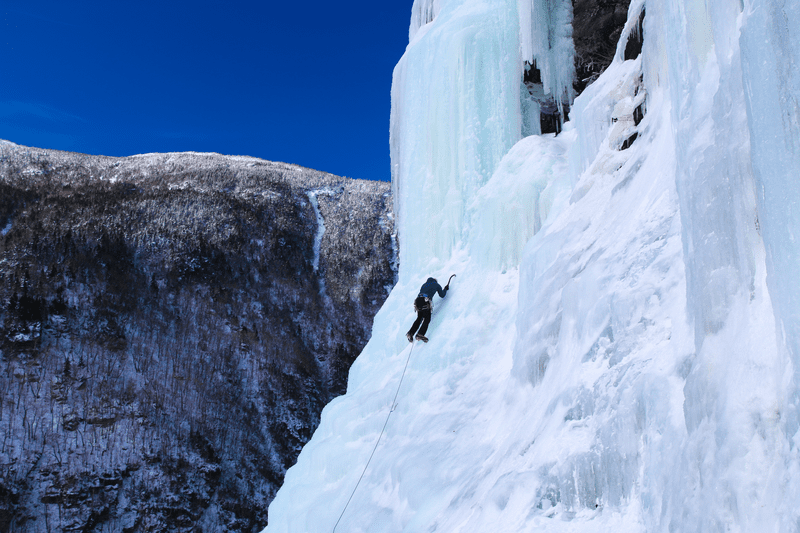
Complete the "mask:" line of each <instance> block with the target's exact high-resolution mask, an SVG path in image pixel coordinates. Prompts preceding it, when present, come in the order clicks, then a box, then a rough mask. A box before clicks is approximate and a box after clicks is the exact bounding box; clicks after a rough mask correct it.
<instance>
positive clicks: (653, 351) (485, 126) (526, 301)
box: [266, 0, 800, 533]
mask: <svg viewBox="0 0 800 533" xmlns="http://www.w3.org/2000/svg"><path fill="white" fill-rule="evenodd" d="M539 4H541V5H539ZM566 4H569V2H560V1H552V0H551V1H545V0H541V1H540V0H519V2H516V1H512V0H438V1H436V0H416V1H415V4H414V9H413V14H414V18H413V20H412V28H411V29H412V31H411V39H412V41H411V43H410V44H409V47H408V49H407V51H406V54H405V56H404V57H403V59H402V60H401V61H400V63H399V64H398V67H397V69H396V70H395V79H394V87H393V104H392V164H393V180H394V182H393V185H394V188H395V202H396V210H395V211H396V213H397V216H398V233H399V239H400V282H399V283H398V285H397V286H396V287H395V289H394V290H393V292H392V294H391V295H390V297H389V298H388V300H387V301H386V303H385V304H384V306H383V308H382V310H381V311H380V312H379V314H378V315H377V317H376V319H375V322H374V327H373V336H372V339H371V341H370V342H369V344H368V345H367V346H366V348H365V349H364V351H363V353H362V354H361V356H360V357H359V358H358V360H357V361H356V363H355V364H354V365H353V367H352V369H351V372H350V379H349V384H348V393H347V394H346V395H345V396H343V397H340V398H337V399H336V400H334V401H333V402H332V403H331V404H330V405H328V407H326V409H325V410H324V412H323V415H322V421H321V424H320V426H319V428H318V430H317V431H316V433H315V435H314V437H313V438H312V440H311V441H310V442H309V443H308V444H307V445H306V447H305V448H304V449H303V452H302V453H301V455H300V458H299V460H298V463H297V465H296V466H295V467H293V468H292V469H290V470H289V472H288V473H287V476H286V481H285V484H284V486H283V488H282V489H281V490H280V491H279V493H278V495H277V497H276V499H275V500H274V502H273V503H272V505H271V507H270V517H269V519H270V524H269V526H268V528H267V530H266V531H268V532H270V533H278V532H280V533H284V532H285V533H289V532H293V533H294V532H297V533H299V532H312V531H313V532H324V531H332V530H333V529H334V526H335V525H336V524H337V520H339V519H340V515H341V521H340V522H339V523H338V526H336V531H342V532H344V531H347V532H356V531H369V532H377V531H381V532H384V531H387V532H388V531H397V532H399V531H405V532H421V531H447V532H456V531H464V532H467V531H469V532H517V531H553V532H561V531H565V532H566V531H570V532H594V531H597V532H606V531H618V532H639V531H797V530H798V528H800V525H799V524H800V522H799V520H800V512H799V511H800V508H798V506H797V505H796V502H797V501H798V497H799V496H800V492H799V489H800V471H799V470H798V467H799V466H800V465H799V464H798V453H797V445H798V444H799V442H798V439H800V434H799V433H798V414H797V402H798V390H800V389H798V385H799V383H798V369H800V360H799V359H798V358H799V357H800V320H798V303H797V302H798V301H800V299H798V297H800V294H798V291H800V289H798V287H799V286H800V285H798V283H797V280H798V279H800V275H799V274H800V272H798V270H800V266H799V263H800V246H799V245H798V243H797V242H796V241H795V234H796V233H797V231H798V230H800V218H798V217H800V211H798V209H800V202H798V200H800V188H799V187H798V185H797V176H798V175H800V149H798V148H800V147H798V144H797V143H798V141H799V140H800V125H799V123H798V116H797V114H798V111H797V110H798V109H800V107H798V105H797V101H798V95H800V76H799V75H798V72H800V71H799V70H798V68H797V67H798V66H800V46H798V42H797V40H796V39H797V38H796V37H793V36H796V35H797V31H798V30H800V8H797V7H793V6H790V5H789V4H786V5H784V4H783V3H781V2H779V1H774V2H772V1H760V0H755V1H745V2H744V3H743V4H739V3H736V2H734V3H731V2H727V1H724V0H708V1H706V2H700V1H696V0H675V1H672V2H663V1H655V0H654V1H648V0H635V1H634V2H632V4H631V7H630V12H629V20H628V24H627V25H626V28H625V31H624V32H623V35H622V40H621V42H620V45H619V47H618V50H617V58H616V59H615V61H614V63H613V64H612V65H611V66H610V67H609V68H608V70H607V71H606V72H605V73H604V74H603V75H602V76H601V77H600V78H599V79H598V80H597V81H596V82H595V83H594V84H593V85H591V86H590V87H589V88H588V89H587V90H586V91H585V92H584V93H583V94H581V96H580V97H578V99H577V100H576V101H575V102H574V105H573V107H572V112H571V116H570V117H571V122H570V123H568V124H567V125H565V128H564V132H563V133H562V134H560V135H559V136H558V137H553V136H552V135H546V136H539V137H528V138H524V139H521V140H520V139H519V133H518V132H519V129H520V123H521V119H520V113H521V111H520V109H521V106H520V104H519V101H520V90H519V84H520V83H519V80H520V79H521V72H522V70H521V69H522V66H521V65H522V63H523V60H524V59H526V57H524V56H523V52H524V53H525V54H527V53H529V52H530V50H531V47H534V50H533V51H532V52H530V53H533V54H534V55H536V54H540V56H539V57H540V60H542V61H555V62H556V63H557V61H558V59H559V57H562V55H563V54H564V50H568V48H569V47H568V43H560V42H558V39H559V38H562V39H569V38H570V35H569V31H564V29H563V27H561V26H559V27H553V26H552V25H553V24H559V25H560V24H562V23H563V18H562V17H561V16H560V15H559V16H558V17H555V16H553V17H550V20H549V22H547V23H548V24H550V25H551V26H547V25H545V24H543V21H542V20H541V17H538V18H536V17H534V19H535V22H538V23H539V25H538V26H537V25H536V24H535V23H534V24H533V25H532V28H533V29H532V31H534V32H535V31H540V32H546V34H547V35H548V36H549V38H550V39H551V44H552V46H551V47H550V48H549V50H550V51H551V56H549V57H545V56H546V55H547V53H548V52H547V51H546V50H542V49H541V48H539V49H536V46H535V43H537V42H541V39H539V38H538V37H537V36H534V37H533V38H531V37H530V36H529V35H528V34H527V31H528V30H529V26H528V25H527V24H528V23H527V22H526V20H525V17H526V16H527V13H534V14H536V13H541V12H542V9H546V8H547V7H548V6H549V7H551V8H552V9H553V10H554V11H551V13H555V12H559V13H561V12H560V11H558V10H559V9H562V8H564V9H566V8H565V7H564V6H566ZM643 11H644V13H645V16H644V26H643V27H644V31H643V49H642V53H641V55H639V56H638V57H637V58H636V59H630V60H627V61H625V60H624V57H625V55H624V54H625V50H626V45H627V41H628V39H629V38H631V39H637V38H639V37H638V36H637V35H636V34H637V31H636V27H637V23H638V21H639V20H640V17H641V14H642V12H643ZM520 14H522V15H523V16H522V17H521V18H520V16H519V15H520ZM426 23H427V24H426ZM559 36H560V37H559ZM552 39H555V40H556V41H555V42H554V41H552ZM532 43H533V44H532ZM541 54H544V56H542V55H541ZM565 70H566V69H561V71H565ZM550 72H551V75H552V73H553V72H559V69H557V68H554V69H552V70H551V71H550ZM558 78H559V76H558V75H555V79H551V82H550V83H551V86H553V87H560V86H561V87H563V86H564V84H563V79H558ZM556 96H558V95H556ZM450 273H457V274H458V277H457V278H456V279H455V280H454V282H453V289H452V291H451V292H450V293H449V294H448V296H447V297H446V298H445V299H444V300H441V301H439V300H438V298H437V299H436V301H437V306H436V309H435V310H434V318H433V323H432V327H431V329H430V333H429V337H430V338H431V341H430V342H429V343H428V344H422V345H414V346H410V345H409V344H408V343H407V342H406V340H405V338H404V332H405V330H406V328H408V326H409V325H410V323H411V322H412V320H413V317H414V313H413V310H412V308H411V302H412V300H413V298H414V296H415V295H416V293H417V290H418V288H419V286H420V285H421V283H422V282H423V281H424V280H425V278H426V277H427V276H428V275H433V276H436V277H438V278H439V279H440V280H444V279H446V278H447V276H448V275H449V274H450ZM411 350H413V352H412V351H411ZM407 360H408V361H409V363H408V369H407V371H406V372H405V375H404V377H403V381H402V387H401V388H400V392H399V399H398V403H397V405H396V407H395V409H394V411H392V412H391V416H390V418H389V421H388V424H387V425H386V429H385V432H384V433H383V435H382V437H381V440H380V444H379V445H378V447H377V449H376V451H375V455H374V458H373V459H372V460H371V462H369V467H368V469H367V470H366V472H365V473H364V477H363V479H362V480H361V481H360V483H359V477H360V476H361V474H362V472H363V471H364V466H365V465H366V464H367V462H368V459H369V457H370V454H371V453H372V450H373V448H374V446H375V443H376V442H377V441H378V438H379V435H380V434H381V430H382V428H383V427H384V423H385V421H386V419H387V415H389V413H390V410H391V409H392V407H393V406H392V401H393V398H394V395H395V393H396V391H397V390H398V384H399V382H400V379H401V376H402V375H403V374H402V373H403V368H404V365H405V363H406V361H407ZM357 484H358V485H357ZM356 486H358V488H357V490H356V492H355V493H354V494H353V489H354V487H356ZM351 494H352V496H353V497H352V501H350V503H349V504H347V502H348V499H349V498H350V496H351ZM343 510H344V514H342V511H343Z"/></svg>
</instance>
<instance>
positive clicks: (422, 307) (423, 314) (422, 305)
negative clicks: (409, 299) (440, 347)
mask: <svg viewBox="0 0 800 533" xmlns="http://www.w3.org/2000/svg"><path fill="white" fill-rule="evenodd" d="M414 308H416V309H417V319H416V320H415V321H414V324H413V325H412V326H411V329H410V330H408V332H409V333H410V334H411V335H414V333H418V334H419V335H422V336H423V337H424V336H425V332H427V331H428V324H430V323H431V304H430V303H428V302H426V301H425V298H423V297H422V296H420V297H419V298H417V299H416V300H414ZM420 324H422V326H420ZM417 328H419V331H417Z"/></svg>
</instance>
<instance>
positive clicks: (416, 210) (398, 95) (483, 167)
mask: <svg viewBox="0 0 800 533" xmlns="http://www.w3.org/2000/svg"><path fill="white" fill-rule="evenodd" d="M437 8H438V9H437ZM414 14H415V20H416V21H417V22H412V28H411V34H412V35H413V40H412V42H411V43H410V44H409V45H408V48H407V49H406V52H405V54H404V55H403V57H402V59H401V60H400V62H399V63H398V65H397V67H395V70H394V77H393V83H392V115H391V136H390V145H391V157H392V185H393V188H394V201H395V213H396V215H397V222H398V226H397V227H398V239H399V242H400V276H399V277H400V280H401V281H402V280H404V279H406V278H407V277H408V276H409V275H418V274H419V272H420V271H421V270H426V271H432V270H433V269H435V268H437V264H441V261H445V260H447V258H448V257H449V256H450V254H451V252H452V251H453V250H454V249H455V248H457V247H458V246H459V245H460V243H462V242H463V240H464V239H465V237H466V235H467V233H468V224H467V219H468V216H467V209H466V206H467V205H468V203H469V202H470V200H471V199H472V198H473V197H474V195H475V193H476V191H477V190H478V189H479V188H480V187H481V185H483V184H484V183H485V182H486V181H487V180H488V179H489V177H490V176H491V175H492V173H493V171H494V170H495V169H496V167H497V165H498V164H499V162H500V160H501V159H502V157H503V156H504V155H505V154H506V152H508V150H509V149H510V148H511V147H512V146H513V145H514V143H515V142H516V141H517V140H519V137H520V92H519V91H520V80H521V76H522V60H521V58H520V55H519V24H518V19H517V5H516V0H439V1H435V0H434V1H428V0H424V1H422V0H417V1H416V2H415V3H414ZM433 14H435V18H434V19H433V20H432V21H431V22H429V23H428V24H427V25H425V26H422V27H418V26H417V24H418V23H421V21H425V20H428V19H429V18H430V15H433ZM415 27H417V29H416V30H415Z"/></svg>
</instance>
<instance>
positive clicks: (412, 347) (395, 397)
mask: <svg viewBox="0 0 800 533" xmlns="http://www.w3.org/2000/svg"><path fill="white" fill-rule="evenodd" d="M415 345H416V343H414V344H412V345H411V349H410V350H409V351H408V358H406V366H405V367H403V373H402V374H401V375H400V383H398V384H397V391H396V392H395V393H394V399H393V400H392V407H391V409H389V414H387V415H386V422H384V423H383V428H382V429H381V434H380V435H378V440H377V441H376V442H375V447H374V448H372V453H371V454H369V459H367V464H366V465H364V471H363V472H361V476H359V478H358V481H357V482H356V486H355V487H353V492H352V493H350V497H349V498H348V499H347V503H345V504H344V509H342V514H340V515H339V519H338V520H337V521H336V524H335V525H334V526H333V531H332V532H331V533H336V526H338V525H339V522H340V521H341V520H342V517H343V516H344V512H345V511H346V510H347V506H348V505H350V500H352V499H353V496H354V495H355V493H356V489H358V485H359V484H360V483H361V480H362V479H363V478H364V474H366V473H367V468H369V463H370V461H372V457H373V456H374V455H375V450H377V449H378V444H380V442H381V437H383V432H384V431H386V426H387V425H388V424H389V417H390V416H392V413H393V412H394V410H395V408H396V407H397V395H398V394H400V386H401V385H402V384H403V378H404V377H405V376H406V369H408V362H409V361H411V354H412V353H414V346H415Z"/></svg>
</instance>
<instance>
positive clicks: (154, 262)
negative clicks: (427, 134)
mask: <svg viewBox="0 0 800 533" xmlns="http://www.w3.org/2000/svg"><path fill="white" fill-rule="evenodd" d="M391 205H392V201H391V197H390V192H389V186H388V184H386V183H380V182H364V181H357V180H349V179H346V178H339V177H336V176H332V175H330V174H325V173H322V172H317V171H313V170H310V169H304V168H301V167H297V166H293V165H285V164H281V163H271V162H268V161H262V160H259V159H254V158H246V157H225V156H220V155H217V154H148V155H144V156H134V157H128V158H110V157H100V156H97V157H95V156H87V155H82V154H73V153H66V152H57V151H50V150H38V149H34V148H26V147H21V146H17V145H13V144H11V143H5V142H3V141H0V532H5V531H31V532H38V531H48V530H57V531H93V530H100V529H103V530H109V531H129V532H144V531H167V530H186V531H188V530H192V531H257V530H260V529H261V528H262V527H264V526H265V525H266V523H267V515H266V512H267V506H268V504H269V502H270V501H271V499H272V497H273V496H274V494H275V492H276V490H277V489H278V487H279V486H280V484H281V482H282V480H283V476H284V474H285V472H286V469H287V468H288V467H289V466H291V465H292V464H293V463H294V461H295V459H296V457H297V454H298V453H299V452H300V449H301V448H302V446H303V445H304V444H305V442H306V441H307V440H308V439H309V438H310V436H311V434H312V433H313V431H314V429H315V428H316V426H317V424H318V421H319V415H320V412H321V410H322V407H323V406H324V405H325V404H326V403H327V402H328V401H330V400H331V399H332V398H333V397H335V396H336V395H338V394H341V393H343V392H344V391H345V388H346V383H347V381H346V380H347V372H348V370H349V367H350V364H351V363H352V362H353V360H354V359H355V358H356V356H357V355H358V353H359V352H360V350H361V348H362V347H363V346H364V344H365V343H366V342H367V340H368V338H369V335H370V331H371V326H372V317H373V316H374V314H375V312H377V310H378V309H379V308H380V306H381V305H382V303H383V301H384V299H385V298H386V296H387V295H388V292H389V290H390V289H391V287H392V286H393V284H394V282H395V266H394V262H395V260H396V257H395V248H394V241H393V236H392V235H393V231H394V229H393V221H392V216H391V211H390V210H391ZM323 227H324V233H321V232H322V230H323Z"/></svg>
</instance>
